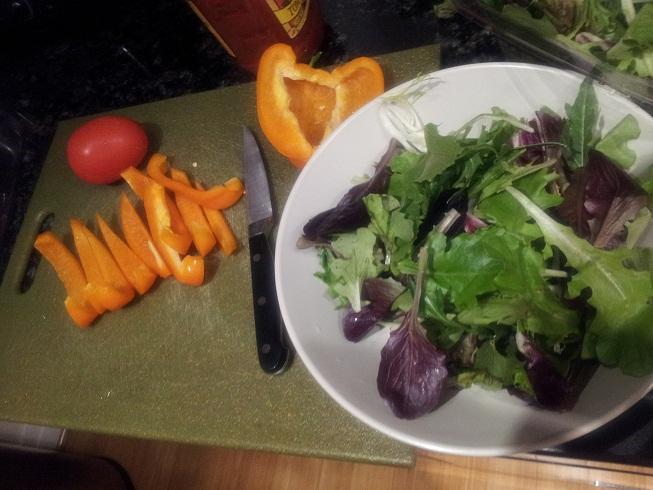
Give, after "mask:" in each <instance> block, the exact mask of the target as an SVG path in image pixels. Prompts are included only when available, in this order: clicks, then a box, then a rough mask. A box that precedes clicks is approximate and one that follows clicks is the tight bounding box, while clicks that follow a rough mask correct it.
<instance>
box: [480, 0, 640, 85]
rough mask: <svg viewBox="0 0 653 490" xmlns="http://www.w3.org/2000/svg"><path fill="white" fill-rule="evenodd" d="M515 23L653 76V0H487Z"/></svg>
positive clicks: (619, 66)
mask: <svg viewBox="0 0 653 490" xmlns="http://www.w3.org/2000/svg"><path fill="white" fill-rule="evenodd" d="M481 1H482V2H483V3H485V4H487V5H489V6H490V7H493V8H495V9H497V10H500V11H501V13H502V15H503V16H504V17H506V18H507V19H509V20H510V21H511V22H513V23H514V24H515V25H518V26H523V27H525V28H528V29H531V30H532V31H534V32H535V33H537V34H538V35H539V36H541V37H543V38H545V39H555V40H557V41H560V42H562V43H563V44H565V45H567V46H569V47H571V48H572V49H574V50H576V51H578V52H580V53H585V54H587V55H590V56H593V57H595V58H597V59H598V60H600V61H603V62H606V63H608V64H610V65H612V66H613V67H615V68H616V69H617V70H619V71H622V72H625V73H630V74H632V75H636V76H640V77H653V2H651V1H650V0H481Z"/></svg>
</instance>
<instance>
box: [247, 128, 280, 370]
mask: <svg viewBox="0 0 653 490" xmlns="http://www.w3.org/2000/svg"><path fill="white" fill-rule="evenodd" d="M243 174H244V177H245V189H246V197H247V212H248V218H249V261H250V267H251V271H252V291H253V301H254V323H255V327H256V348H257V351H258V360H259V364H260V365H261V368H262V369H263V371H265V372H266V373H270V374H278V373H281V372H282V371H284V370H285V368H286V367H287V366H288V364H289V362H290V358H291V355H290V349H289V348H288V344H287V341H286V336H285V331H284V327H283V322H282V320H281V312H280V311H279V303H278V301H277V292H276V286H275V283H274V256H273V254H272V250H271V248H270V241H269V237H270V232H271V231H272V226H273V213H272V201H271V199H270V188H269V185H268V178H267V175H266V173H265V164H264V163H263V158H262V157H261V151H260V150H259V147H258V144H257V143H256V139H255V138H254V135H253V134H252V132H251V131H250V130H249V128H246V127H244V128H243Z"/></svg>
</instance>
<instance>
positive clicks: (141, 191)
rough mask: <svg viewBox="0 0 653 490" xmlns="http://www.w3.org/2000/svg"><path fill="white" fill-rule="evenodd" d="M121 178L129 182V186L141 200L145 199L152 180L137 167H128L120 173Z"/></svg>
mask: <svg viewBox="0 0 653 490" xmlns="http://www.w3.org/2000/svg"><path fill="white" fill-rule="evenodd" d="M120 176H121V177H122V178H123V180H124V181H125V182H127V185H129V187H131V190H132V191H134V194H136V195H137V196H138V197H139V198H140V199H143V196H144V195H145V188H146V187H147V186H148V184H149V183H150V178H149V177H148V176H147V175H145V174H144V173H143V172H141V171H140V170H138V169H137V168H136V167H127V168H126V169H125V170H123V171H122V172H120Z"/></svg>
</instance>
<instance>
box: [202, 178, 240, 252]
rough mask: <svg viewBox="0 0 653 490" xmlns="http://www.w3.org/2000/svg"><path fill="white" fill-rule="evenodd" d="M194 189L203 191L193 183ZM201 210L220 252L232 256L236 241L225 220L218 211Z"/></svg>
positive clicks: (236, 246) (236, 245)
mask: <svg viewBox="0 0 653 490" xmlns="http://www.w3.org/2000/svg"><path fill="white" fill-rule="evenodd" d="M195 187H197V188H198V189H201V190H203V188H202V184H200V183H199V182H196V183H195ZM202 210H203V211H204V215H205V216H206V220H207V221H208V222H209V226H210V227H211V231H213V234H214V235H215V238H216V239H217V240H218V245H219V246H220V250H221V251H222V253H223V254H225V255H232V254H233V253H234V252H235V251H236V249H237V248H238V240H237V239H236V235H234V232H233V231H232V230H231V226H230V225H229V222H228V221H227V218H225V216H224V214H223V213H222V211H220V210H219V209H209V208H202Z"/></svg>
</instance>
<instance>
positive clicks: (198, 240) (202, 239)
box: [170, 168, 217, 257]
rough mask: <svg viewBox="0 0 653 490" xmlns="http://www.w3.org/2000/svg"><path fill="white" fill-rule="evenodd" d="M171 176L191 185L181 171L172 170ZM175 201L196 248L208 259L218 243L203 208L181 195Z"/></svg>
mask: <svg viewBox="0 0 653 490" xmlns="http://www.w3.org/2000/svg"><path fill="white" fill-rule="evenodd" d="M170 176H171V177H172V178H173V179H174V180H176V181H177V182H181V183H183V184H187V185H190V180H188V176H187V175H186V173H185V172H183V171H181V170H177V169H175V168H171V169H170ZM175 201H176V202H177V208H179V212H180V213H181V217H182V218H183V219H184V222H185V223H186V227H187V228H188V229H189V230H190V234H191V236H192V237H193V243H194V244H195V248H196V249H197V251H198V252H199V253H200V255H201V256H202V257H206V255H207V254H208V253H209V252H210V251H211V250H213V247H215V245H216V243H217V241H216V239H215V236H214V235H213V232H212V231H211V228H210V227H209V223H208V222H207V221H206V217H205V216H204V212H203V211H202V206H200V205H199V204H197V203H196V202H194V201H191V200H190V199H188V198H187V197H186V196H184V195H183V194H179V193H177V194H175Z"/></svg>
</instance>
